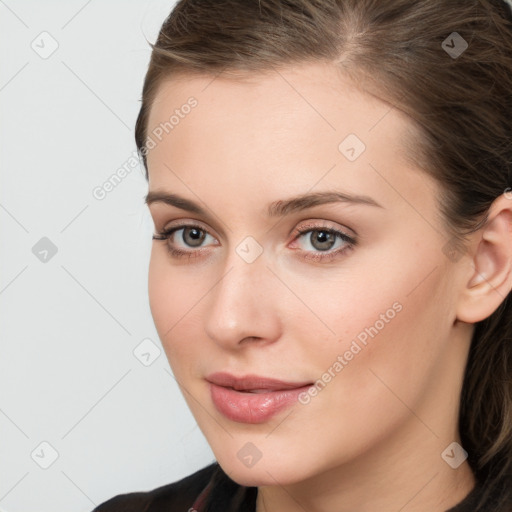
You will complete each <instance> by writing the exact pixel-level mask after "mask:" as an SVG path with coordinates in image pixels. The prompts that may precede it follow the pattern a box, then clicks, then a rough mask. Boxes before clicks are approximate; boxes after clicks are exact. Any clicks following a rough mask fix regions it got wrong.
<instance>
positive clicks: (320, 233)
mask: <svg viewBox="0 0 512 512" xmlns="http://www.w3.org/2000/svg"><path fill="white" fill-rule="evenodd" d="M295 235H296V237H295V240H294V242H295V241H300V243H299V245H300V248H301V250H302V251H303V253H304V254H303V258H304V259H306V260H316V261H325V260H328V261H330V260H332V259H334V258H336V257H338V256H341V255H342V254H343V253H345V252H346V251H348V250H349V249H352V248H353V247H354V246H355V245H356V243H357V241H356V239H355V238H354V237H352V236H349V235H347V234H346V233H344V232H343V231H340V230H338V229H334V228H332V227H328V226H325V225H323V226H322V225H308V226H302V228H301V229H298V230H297V231H296V232H295ZM301 239H302V240H301ZM336 244H337V245H336ZM311 249H312V250H311Z"/></svg>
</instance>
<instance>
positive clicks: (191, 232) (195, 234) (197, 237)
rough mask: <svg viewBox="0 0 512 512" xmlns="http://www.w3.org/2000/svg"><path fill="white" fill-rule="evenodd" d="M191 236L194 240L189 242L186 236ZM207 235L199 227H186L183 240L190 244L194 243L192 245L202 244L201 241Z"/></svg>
mask: <svg viewBox="0 0 512 512" xmlns="http://www.w3.org/2000/svg"><path fill="white" fill-rule="evenodd" d="M187 236H189V237H190V238H191V240H192V243H189V242H188V241H187V240H186V239H185V238H186V237H187ZM204 237H205V235H204V234H201V230H199V229H196V228H186V229H185V230H184V231H183V240H184V241H185V242H186V243H187V244H188V245H192V246H195V245H201V242H202V241H203V239H204ZM196 242H199V243H196Z"/></svg>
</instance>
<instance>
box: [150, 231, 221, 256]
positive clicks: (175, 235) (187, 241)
mask: <svg viewBox="0 0 512 512" xmlns="http://www.w3.org/2000/svg"><path fill="white" fill-rule="evenodd" d="M180 232H181V233H180ZM208 237H210V238H211V239H212V240H215V238H214V237H213V236H212V235H210V234H208V233H207V231H206V230H205V229H203V228H202V227H201V226H197V225H192V224H184V225H181V226H174V227H172V228H169V229H166V230H163V231H162V232H160V233H158V234H157V235H153V240H166V241H168V243H167V244H166V246H167V249H168V251H169V253H170V254H171V255H172V256H174V257H176V258H181V257H188V258H194V257H196V256H200V254H199V253H200V252H203V251H197V250H192V251H191V250H187V249H186V248H185V249H183V248H180V247H179V246H176V239H177V240H178V241H181V242H182V243H183V244H184V246H185V247H192V248H196V249H197V248H200V247H201V244H202V243H203V242H204V241H205V240H206V239H207V238H208Z"/></svg>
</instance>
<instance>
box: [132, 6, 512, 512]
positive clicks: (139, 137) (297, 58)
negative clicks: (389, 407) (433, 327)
mask: <svg viewBox="0 0 512 512" xmlns="http://www.w3.org/2000/svg"><path fill="white" fill-rule="evenodd" d="M454 32H456V33H457V35H454V34H453V33H454ZM450 37H451V39H450ZM453 37H455V38H457V39H456V41H457V42H458V44H459V48H462V49H463V48H464V43H463V41H464V42H465V43H467V48H466V49H465V50H464V51H463V52H462V53H461V54H460V55H454V54H453V53H452V54H450V53H449V49H450V48H453V47H454V45H455V43H454V39H453ZM459 38H461V39H459ZM443 41H445V42H444V43H443ZM152 48H153V51H152V55H151V61H150V64H149V69H148V72H147V75H146V78H145V82H144V88H143V96H142V105H141V109H140V112H139V116H138V119H137V124H136V133H135V138H136V143H137V147H138V150H139V152H140V154H141V156H142V159H143V162H144V167H145V169H146V178H147V177H148V169H147V161H146V152H147V151H146V147H145V144H146V140H147V129H148V127H147V122H148V115H149V110H150V108H151V105H152V102H153V99H154V98H155V95H156V93H157V89H158V87H159V85H160V84H161V83H162V81H163V80H164V79H167V78H169V77H170V76H173V75H174V74H177V73H179V72H186V73H194V72H197V73H200V74H211V75H215V74H218V73H221V72H223V73H225V74H230V73H233V74H234V75H236V74H238V75H239V76H240V75H241V74H243V73H244V72H249V73H254V72H266V71H269V70H272V69H275V68H277V67H279V66H286V65H289V64H292V63H299V64H300V63H301V62H302V63H305V62H307V61H323V62H327V63H332V64H334V65H338V66H341V67H342V68H343V70H344V71H345V72H346V73H348V74H349V75H350V76H351V77H353V79H354V80H355V81H356V82H355V83H358V84H359V85H361V86H363V85H364V87H365V88H366V90H368V91H371V93H372V94H374V95H375V96H377V97H379V98H381V99H382V100H383V101H387V102H389V103H390V104H391V105H394V106H395V107H396V108H399V109H400V110H402V111H404V112H406V113H407V114H408V115H409V116H410V117H411V118H412V119H413V120H414V123H415V126H416V127H417V128H418V130H417V132H416V133H417V134H419V136H415V137H414V140H412V139H411V140H409V141H404V144H406V147H407V149H408V150H409V156H410V158H411V159H412V160H414V162H415V163H416V164H417V165H418V166H419V167H420V168H421V169H423V170H424V171H425V172H427V173H429V174H430V175H432V176H434V177H435V178H436V179H437V180H438V182H439V183H440V184H441V185H442V189H443V194H442V197H440V198H439V205H440V210H441V212H442V214H443V217H442V218H443V220H444V221H445V223H446V228H447V232H448V233H450V236H451V239H450V242H449V245H450V247H451V248H452V249H455V250H456V252H455V253H457V252H458V253H459V254H460V251H464V242H465V236H466V235H467V234H469V233H471V232H473V231H474V230H476V229H479V228H480V227H481V226H482V225H483V224H484V223H485V221H486V215H487V211H488V209H489V207H490V205H491V203H492V202H493V200H494V199H495V198H497V197H498V196H500V195H501V194H503V192H504V191H505V189H507V187H510V186H512V179H511V176H512V15H511V13H510V10H509V6H508V5H507V4H506V3H505V1H504V0H495V1H492V0H386V1H384V0H308V1H307V0H281V1H280V0H258V1H257V0H251V1H248V0H222V1H221V0H181V1H179V2H178V3H177V4H176V6H175V7H174V9H173V11H172V12H171V14H170V15H169V16H168V18H167V19H166V20H165V21H164V23H163V25H162V27H161V30H160V33H159V36H158V39H157V41H156V43H155V44H154V45H152ZM240 72H242V73H240ZM413 152H414V153H413ZM447 254H448V253H447ZM450 254H452V255H453V253H450ZM459 431H460V435H461V440H462V443H463V446H464V448H465V449H466V450H467V452H468V462H469V464H470V466H471V467H472V470H473V472H474V474H475V476H476V478H477V480H478V481H479V483H480V484H481V485H482V486H483V487H484V492H483V493H482V496H481V499H480V501H479V503H478V505H477V507H476V508H475V509H474V510H475V512H477V511H484V510H485V511H488V510H489V506H490V504H491V501H490V500H491V496H498V501H497V502H492V509H493V511H494V512H499V511H503V512H505V511H507V512H510V510H511V507H512V299H511V294H510V293H509V295H508V296H507V297H505V298H504V300H503V302H502V303H501V305H500V306H499V307H498V309H497V310H496V311H495V312H494V313H493V314H492V315H491V316H490V317H488V318H487V319H485V320H483V321H481V322H478V323H477V324H476V326H475V332H474V335H473V339H472V342H471V347H470V352H469V358H468V362H467V366H466V371H465V376H464V382H463V387H462V393H461V407H460V417H459Z"/></svg>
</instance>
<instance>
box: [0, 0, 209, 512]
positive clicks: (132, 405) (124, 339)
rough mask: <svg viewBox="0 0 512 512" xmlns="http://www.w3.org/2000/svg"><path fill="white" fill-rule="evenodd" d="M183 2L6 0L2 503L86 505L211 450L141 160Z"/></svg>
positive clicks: (60, 511)
mask: <svg viewBox="0 0 512 512" xmlns="http://www.w3.org/2000/svg"><path fill="white" fill-rule="evenodd" d="M173 5H174V1H173V0H168V1H164V0H131V1H126V0H123V1H121V0H109V1H101V2H100V1H99V0H89V1H87V0H73V1H67V2H57V1H45V2H37V1H20V0H18V1H15V0H0V38H1V45H0V51H1V57H0V58H1V63H2V64H1V67H0V109H1V112H0V144H1V152H0V158H1V160H0V172H1V186H0V223H1V231H0V233H1V242H0V243H1V251H0V258H1V260H0V269H1V270H0V326H1V328H0V510H1V511H2V512H64V511H65V512H86V511H90V510H92V509H93V508H94V506H95V505H97V504H99V503H101V502H103V501H105V500H106V499H108V498H110V497H112V496H114V495H115V494H119V493H124V492H133V491H139V490H149V489H152V488H154V487H157V486H160V485H164V484H166V483H169V482H172V481H175V480H177V479H179V478H182V477H184V476H186V475H188V474H190V473H192V472H193V471H195V470H197V469H199V468H201V467H204V466H205V465H207V464H209V463H210V462H212V461H213V460H214V456H213V454H212V452H211V450H210V448H209V446H208V444H207V442H206V440H205V439H204V437H203V435H202V433H201V432H200V430H199V428H198V427H197V425H196V423H195V420H194V419H193V417H192V415H191V413H190V412H189V410H188V408H187V406H186V403H185V401H184V399H183V397H182V395H181V392H180V391H179V388H178V386H177V384H176V382H175V380H174V378H173V377H172V373H171V371H170V367H169V364H168V362H167V359H166V358H165V354H164V352H163V350H162V347H161V344H160V341H159V339H158V335H157V333H156V330H155V327H154V325H153V320H152V318H151V312H150V309H149V302H148V295H147V273H148V262H149V252H150V248H151V235H152V233H153V223H152V220H151V217H150V215H149V212H148V210H147V207H146V206H145V205H144V201H143V200H144V196H145V194H146V192H147V182H146V180H145V178H144V174H143V170H142V167H141V165H140V163H139V162H138V161H135V160H134V155H135V154H136V153H135V149H136V147H135V142H134V136H133V130H134V125H135V120H136V116H137V113H138V109H139V106H140V97H141V93H142V83H143V78H144V74H145V72H146V69H147V65H148V62H149V57H150V50H151V49H150V46H149V44H148V42H147V41H146V39H147V40H148V41H150V42H154V41H155V39H156V36H157V34H158V30H159V28H160V26H161V24H162V22H163V21H164V19H165V17H166V16H167V15H168V14H169V12H170V11H171V9H172V7H173ZM123 166H125V170H128V171H127V172H126V173H125V174H126V176H125V177H124V179H122V180H121V181H120V183H118V184H117V185H116V186H115V187H113V188H112V189H111V190H109V191H108V192H106V193H101V192H98V191H97V190H98V187H102V186H103V184H104V183H105V182H106V181H108V180H109V179H110V178H111V176H112V175H114V174H116V173H118V170H119V169H120V168H122V167H123ZM121 174H122V173H121ZM105 189H108V186H107V187H103V191H105ZM95 190H96V191H97V192H96V195H95V194H94V191H95Z"/></svg>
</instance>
